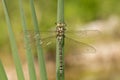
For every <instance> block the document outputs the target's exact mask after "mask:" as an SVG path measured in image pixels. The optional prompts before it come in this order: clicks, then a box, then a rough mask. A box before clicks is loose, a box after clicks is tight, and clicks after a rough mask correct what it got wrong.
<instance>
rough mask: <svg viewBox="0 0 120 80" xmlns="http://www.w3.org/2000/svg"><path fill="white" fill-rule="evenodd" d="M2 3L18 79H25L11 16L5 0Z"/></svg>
mask: <svg viewBox="0 0 120 80" xmlns="http://www.w3.org/2000/svg"><path fill="white" fill-rule="evenodd" d="M2 4H3V8H4V12H5V17H6V21H7V25H8V26H7V27H8V34H9V38H10V44H11V48H12V55H13V59H14V63H15V67H16V71H17V76H18V80H24V75H23V71H22V64H21V62H20V58H19V55H18V48H17V45H16V41H15V38H14V33H13V31H12V25H11V22H10V18H9V15H8V10H7V6H6V2H5V0H2Z"/></svg>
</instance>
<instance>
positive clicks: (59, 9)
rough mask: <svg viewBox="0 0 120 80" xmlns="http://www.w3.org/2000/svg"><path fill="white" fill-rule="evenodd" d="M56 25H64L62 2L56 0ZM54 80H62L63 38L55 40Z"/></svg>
mask: <svg viewBox="0 0 120 80" xmlns="http://www.w3.org/2000/svg"><path fill="white" fill-rule="evenodd" d="M57 24H64V0H58V6H57ZM63 27H64V26H63ZM60 43H61V44H60ZM61 50H62V52H61ZM60 54H62V66H63V69H62V74H60ZM56 80H64V37H62V41H61V42H59V39H58V38H57V39H56Z"/></svg>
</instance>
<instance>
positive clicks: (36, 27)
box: [30, 0, 48, 80]
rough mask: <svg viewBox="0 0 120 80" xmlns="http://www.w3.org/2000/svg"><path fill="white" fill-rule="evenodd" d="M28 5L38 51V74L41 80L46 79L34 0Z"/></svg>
mask: <svg viewBox="0 0 120 80" xmlns="http://www.w3.org/2000/svg"><path fill="white" fill-rule="evenodd" d="M30 7H31V11H32V19H33V23H34V31H35V35H36V46H37V53H38V62H39V67H40V68H39V69H40V76H41V80H48V79H47V73H46V66H45V60H44V56H43V50H42V46H41V44H40V33H39V27H38V21H37V17H36V13H35V8H34V1H33V0H30Z"/></svg>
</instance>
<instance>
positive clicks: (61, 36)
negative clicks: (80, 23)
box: [30, 23, 100, 75]
mask: <svg viewBox="0 0 120 80" xmlns="http://www.w3.org/2000/svg"><path fill="white" fill-rule="evenodd" d="M66 26H67V25H66V24H65V23H57V24H56V30H55V31H40V37H41V39H40V44H41V45H42V47H43V49H44V48H45V50H47V49H46V48H51V47H52V46H53V45H54V44H56V47H58V48H57V49H58V51H59V58H58V60H59V73H60V75H62V74H63V72H64V60H63V58H64V56H65V54H75V55H79V54H82V53H95V52H96V49H95V47H93V46H92V45H90V44H88V43H84V42H80V41H79V40H76V39H74V37H75V34H76V35H77V36H79V38H83V40H84V39H85V38H89V35H93V34H100V32H99V30H77V31H74V30H71V31H69V30H68V31H67V29H66ZM33 34H34V33H32V34H31V37H30V38H32V39H33V40H35V38H36V37H37V34H34V35H33ZM48 34H49V35H48ZM71 34H72V35H73V36H72V38H71ZM45 35H47V37H44V36H45ZM56 39H57V42H56ZM63 40H64V41H63ZM64 43H65V45H64ZM63 45H64V49H65V50H64V51H65V52H64V53H65V54H63ZM56 52H57V50H56Z"/></svg>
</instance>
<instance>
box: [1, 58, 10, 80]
mask: <svg viewBox="0 0 120 80" xmlns="http://www.w3.org/2000/svg"><path fill="white" fill-rule="evenodd" d="M0 80H8V78H7V75H6V73H5V70H4V67H3V64H2V63H1V60H0Z"/></svg>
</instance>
